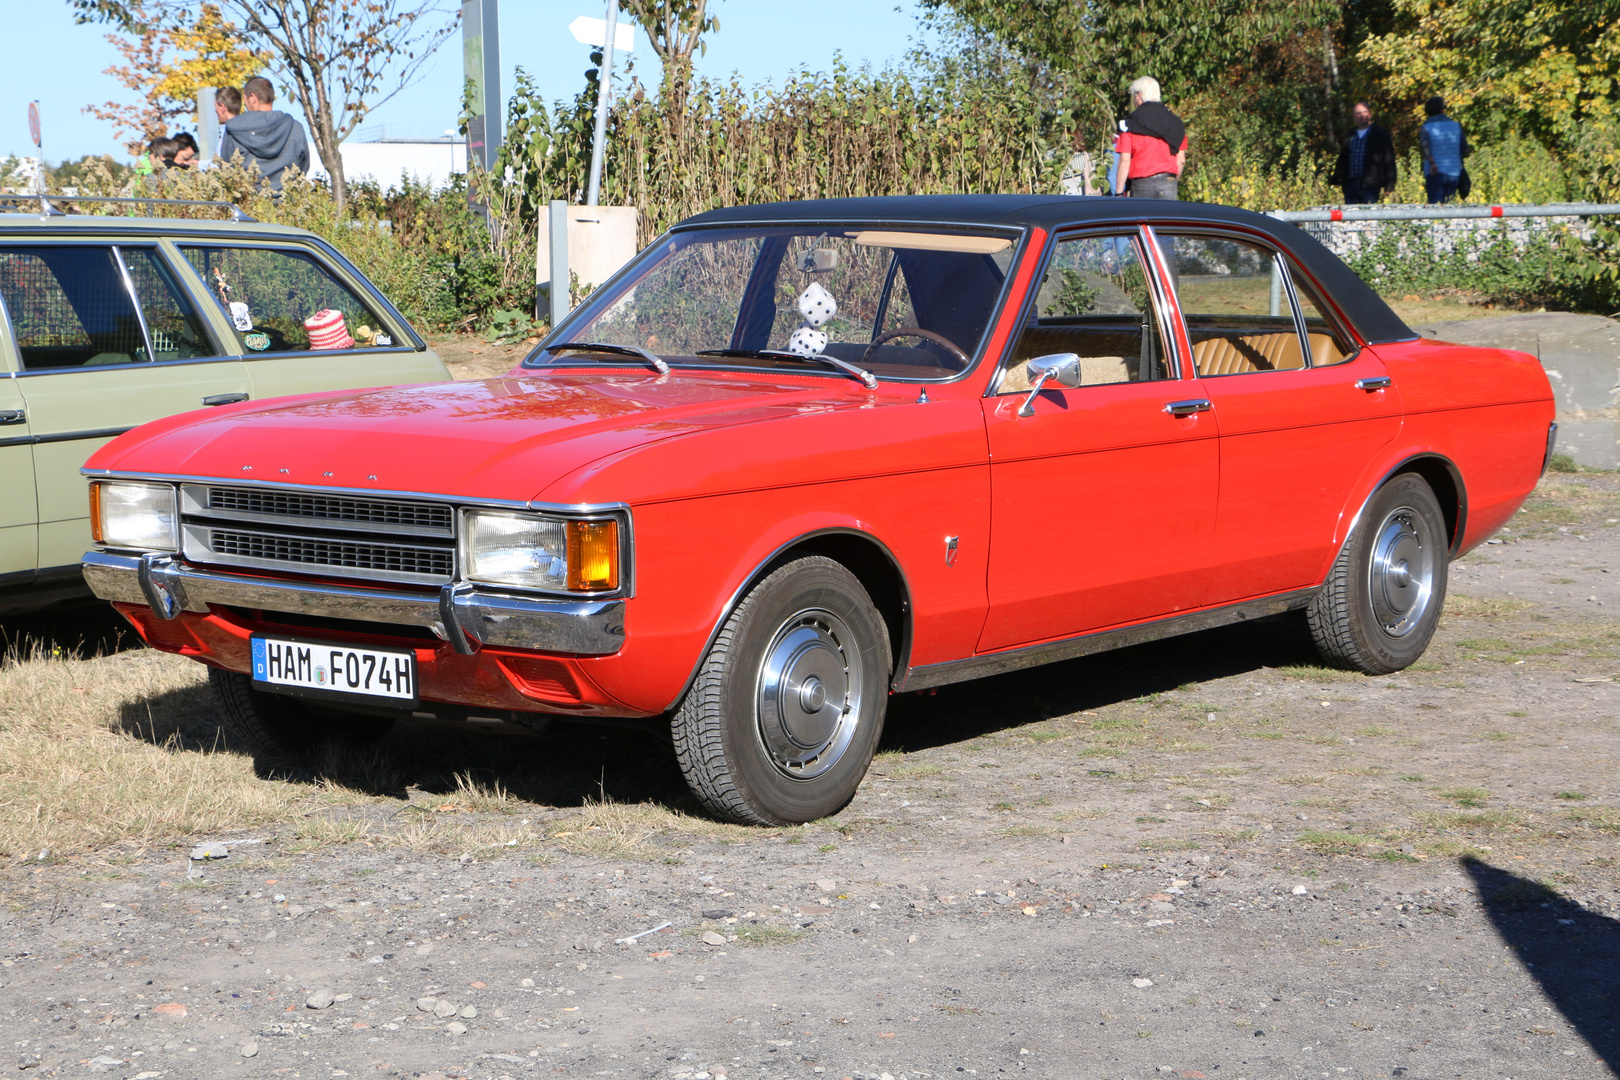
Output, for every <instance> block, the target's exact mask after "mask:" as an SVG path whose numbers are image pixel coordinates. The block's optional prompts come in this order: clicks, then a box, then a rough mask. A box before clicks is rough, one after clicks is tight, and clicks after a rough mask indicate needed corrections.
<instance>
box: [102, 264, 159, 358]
mask: <svg viewBox="0 0 1620 1080" xmlns="http://www.w3.org/2000/svg"><path fill="white" fill-rule="evenodd" d="M112 256H113V262H114V263H116V264H117V265H118V276H119V277H121V278H123V279H124V292H125V293H126V294H128V296H129V303H130V306H131V307H133V308H134V309H135V321H136V322H138V323H140V325H141V340H142V341H144V342H146V362H147V363H148V364H150V363H152V361H153V360H154V359H155V358H156V357H157V350H155V349H153V348H152V328H151V327H149V326H147V325H146V312H145V311H143V310H142V309H141V298H140V296H139V295H138V294H137V293H136V292H135V279H134V278H132V277H130V276H129V264H128V263H126V262H125V261H124V252H123V251H122V250H121V249H120V248H119V246H118V245H117V244H113V245H112ZM114 366H116V365H114Z"/></svg>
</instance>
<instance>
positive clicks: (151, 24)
mask: <svg viewBox="0 0 1620 1080" xmlns="http://www.w3.org/2000/svg"><path fill="white" fill-rule="evenodd" d="M126 10H127V11H128V13H129V15H130V19H129V21H128V22H127V23H121V24H120V26H121V30H120V31H119V32H117V33H112V34H108V35H107V40H108V41H110V42H112V44H113V45H114V46H115V47H116V48H117V49H118V51H119V52H120V53H121V54H122V55H123V57H124V61H125V63H124V64H123V65H116V64H115V65H114V66H112V67H110V68H108V69H107V70H106V74H108V75H111V76H113V78H115V79H117V80H118V81H119V82H120V83H122V84H123V85H124V86H125V87H127V88H128V89H130V90H133V91H135V92H136V93H137V94H139V95H140V101H139V103H138V104H136V103H132V102H128V101H124V102H118V101H109V102H107V103H105V104H103V105H87V106H85V109H84V111H85V112H88V113H90V114H91V115H92V116H95V117H96V118H97V119H100V120H107V121H110V122H111V123H112V124H113V125H114V130H115V131H117V132H120V133H125V132H127V133H129V135H130V138H129V139H128V140H127V141H126V142H125V143H124V147H125V149H127V150H128V151H129V152H130V154H132V155H134V154H139V153H140V152H141V150H142V149H143V148H144V147H145V145H146V144H147V143H148V142H150V141H151V140H152V139H155V138H159V137H161V136H163V135H166V134H168V131H169V128H170V127H171V126H173V123H174V121H176V120H179V119H181V118H182V117H188V116H189V117H195V116H196V113H197V91H198V90H200V89H202V88H203V87H205V86H233V85H235V86H239V85H241V84H242V82H243V81H245V80H246V79H248V78H250V77H252V76H253V75H255V74H257V73H258V71H259V70H260V69H261V68H262V67H263V66H264V63H265V61H266V60H267V59H269V58H268V56H267V55H266V54H264V53H262V52H258V51H256V50H254V49H250V48H248V47H247V46H246V45H244V44H243V43H242V38H241V36H240V34H239V32H238V31H237V29H236V27H235V26H234V25H232V24H231V23H229V22H226V21H225V19H224V17H223V16H222V15H221V14H220V10H219V8H218V7H216V6H215V5H213V4H204V5H202V7H201V8H200V9H199V10H198V11H197V13H196V14H195V16H190V13H186V15H187V16H190V17H189V18H187V17H181V18H177V19H176V20H175V21H174V22H172V23H164V22H160V21H157V20H155V19H153V18H152V17H151V16H150V14H149V13H148V11H147V9H146V5H145V3H144V2H142V0H134V2H132V3H130V4H129V5H128V8H127V9H126Z"/></svg>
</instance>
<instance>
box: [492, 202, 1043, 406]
mask: <svg viewBox="0 0 1620 1080" xmlns="http://www.w3.org/2000/svg"><path fill="white" fill-rule="evenodd" d="M857 227H858V228H867V229H894V230H895V231H899V232H928V231H930V230H933V231H940V230H943V231H947V232H961V233H975V234H979V235H983V234H985V233H991V234H996V235H1003V236H1006V237H1007V238H1008V239H1010V240H1012V242H1013V249H1012V251H1013V254H1012V261H1011V262H1010V263H1008V266H1009V268H1010V271H1011V272H1010V273H1009V274H1008V275H1007V279H1006V281H1004V282H1002V286H1001V293H1000V295H999V296H997V297H996V303H995V306H994V307H993V308H992V309H991V311H990V317H989V319H988V320H987V321H986V323H985V328H984V333H983V334H981V335H979V340H978V341H977V342H975V343H974V351H973V352H972V354H970V355H971V356H972V363H970V364H968V366H967V367H965V368H963V369H962V370H961V371H959V372H957V373H956V374H955V375H952V376H950V377H949V378H945V379H920V378H903V377H900V376H894V375H879V376H877V379H878V382H879V384H880V385H881V384H883V383H889V384H893V385H896V386H908V385H909V386H949V385H951V384H952V383H958V382H961V381H963V380H964V379H967V378H970V377H972V375H973V373H974V372H976V371H978V370H979V369H980V368H981V367H982V366H983V364H984V360H985V355H986V354H987V353H988V351H989V344H990V338H991V337H992V336H993V335H994V332H995V329H996V324H997V323H999V322H1000V321H1001V318H1002V316H1003V315H1004V314H1005V313H1006V309H1007V297H1008V295H1009V294H1010V293H1011V292H1012V281H1013V278H1014V277H1015V276H1016V274H1017V270H1018V266H1019V265H1020V264H1021V263H1022V262H1023V260H1024V256H1025V253H1026V252H1027V251H1028V249H1029V239H1030V234H1031V232H1033V230H1034V228H1035V227H1034V226H1030V225H1005V224H983V223H979V222H963V221H902V222H896V221H889V220H886V219H882V218H875V219H866V220H855V221H849V220H835V219H829V218H820V219H815V218H812V219H808V220H801V221H736V222H726V223H725V224H718V223H714V224H705V225H686V226H682V225H676V226H674V227H672V228H670V229H668V230H666V231H665V232H663V233H661V234H659V236H658V237H656V238H655V239H654V240H653V241H652V242H651V243H650V244H648V245H647V246H646V247H644V248H642V249H641V250H640V251H638V252H637V253H636V256H635V258H633V259H631V260H630V261H629V262H627V263H625V264H624V266H622V267H620V268H619V270H618V272H616V273H615V274H613V275H612V276H611V277H609V278H608V279H607V281H605V282H603V283H602V284H601V285H599V286H597V287H596V289H595V290H594V291H593V292H592V293H591V295H592V296H595V295H597V294H598V293H605V292H606V290H608V289H609V288H610V287H614V286H616V285H617V284H618V281H619V278H621V277H623V276H626V275H628V274H629V273H630V272H631V271H632V270H634V269H635V268H636V267H637V266H638V265H639V264H640V263H641V262H642V260H643V258H644V257H645V256H646V254H647V253H648V252H649V251H653V250H654V249H656V248H657V247H658V246H659V245H660V244H663V243H664V242H665V241H667V240H669V239H670V238H671V237H673V236H677V235H680V234H684V233H697V232H707V231H710V230H731V229H739V228H741V229H747V228H772V229H814V228H823V229H843V228H857ZM580 307H581V308H582V307H584V304H583V303H582V304H581V305H580ZM579 310H580V308H575V309H574V311H571V312H569V313H568V316H567V317H566V318H564V319H563V321H562V322H561V323H559V324H558V325H557V326H556V327H554V328H553V329H552V330H551V332H550V333H548V334H546V336H545V337H544V338H542V339H541V340H540V344H538V345H536V346H535V347H534V348H533V349H530V350H529V352H528V353H527V354H526V355H525V356H524V357H523V359H522V360H521V361H519V362H518V366H519V367H520V368H521V369H522V370H523V372H524V373H525V374H527V373H529V372H542V371H550V370H552V369H553V368H555V369H558V370H569V371H577V370H589V369H592V368H598V369H607V368H613V367H615V366H625V367H629V366H631V365H628V364H625V365H614V364H602V363H588V364H536V365H534V366H533V367H531V366H529V364H528V359H529V357H531V356H538V355H539V354H540V353H542V352H545V351H546V342H548V341H550V340H551V339H553V338H556V339H557V340H558V341H559V342H561V341H571V340H573V339H572V337H569V336H561V335H559V331H562V330H566V329H567V328H568V327H569V325H570V322H571V320H572V319H573V317H574V313H575V312H577V311H579ZM569 333H570V334H571V333H572V331H569ZM676 355H678V354H676ZM670 366H671V367H672V368H673V369H675V370H677V371H682V370H684V371H721V372H746V373H753V374H761V375H769V376H772V377H776V376H782V375H786V376H795V375H805V376H807V377H810V378H817V379H829V378H830V379H843V380H845V381H847V380H848V379H849V376H848V375H847V374H845V373H843V372H839V371H835V370H830V369H828V370H818V369H815V368H805V369H803V370H802V371H801V370H799V369H796V368H754V367H748V366H747V365H746V364H684V363H683V364H672V365H670Z"/></svg>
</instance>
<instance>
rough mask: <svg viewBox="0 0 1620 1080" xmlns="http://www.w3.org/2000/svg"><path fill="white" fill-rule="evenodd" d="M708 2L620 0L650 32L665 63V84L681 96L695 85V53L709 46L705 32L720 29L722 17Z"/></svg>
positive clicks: (620, 6) (648, 35) (660, 59)
mask: <svg viewBox="0 0 1620 1080" xmlns="http://www.w3.org/2000/svg"><path fill="white" fill-rule="evenodd" d="M708 6H709V2H708V0H619V10H620V11H622V12H624V13H625V14H627V15H631V16H634V17H635V20H636V22H638V23H640V24H641V28H642V29H643V30H645V31H646V32H647V41H648V43H649V44H650V45H652V50H653V52H654V53H655V54H656V55H657V57H658V62H659V63H661V64H662V65H663V66H664V86H665V88H666V89H668V90H670V91H673V92H674V94H675V96H676V97H677V98H683V97H684V96H685V91H686V88H687V87H689V86H691V85H692V54H693V53H694V52H698V53H701V52H704V51H706V50H707V48H708V45H707V44H706V43H705V42H704V40H703V35H704V34H712V33H714V32H716V31H717V30H719V29H720V19H719V18H718V17H717V16H714V15H710V14H708Z"/></svg>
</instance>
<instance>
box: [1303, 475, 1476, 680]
mask: <svg viewBox="0 0 1620 1080" xmlns="http://www.w3.org/2000/svg"><path fill="white" fill-rule="evenodd" d="M1449 559H1450V543H1449V541H1448V538H1447V535H1446V523H1445V519H1444V518H1443V517H1442V516H1441V514H1440V504H1439V503H1438V502H1436V501H1435V497H1434V492H1433V491H1432V490H1430V488H1429V485H1428V483H1427V482H1426V481H1425V480H1424V479H1423V478H1422V477H1420V476H1417V475H1415V474H1413V473H1402V474H1401V475H1400V476H1397V477H1395V478H1394V479H1393V480H1391V481H1389V482H1388V483H1387V484H1385V485H1384V486H1383V487H1381V488H1379V489H1378V491H1377V492H1376V493H1374V495H1373V497H1372V499H1371V500H1370V501H1369V502H1368V503H1367V507H1366V509H1365V510H1364V511H1363V513H1362V518H1361V521H1360V522H1359V523H1357V525H1356V529H1355V531H1354V532H1353V533H1352V534H1351V535H1350V538H1349V540H1348V541H1346V543H1345V545H1344V548H1343V550H1341V551H1340V552H1339V557H1338V559H1337V560H1335V562H1334V564H1333V570H1332V572H1331V573H1329V574H1328V579H1327V583H1326V584H1324V585H1323V586H1322V591H1321V592H1320V593H1318V594H1317V596H1316V599H1315V600H1313V601H1312V602H1311V606H1310V607H1309V608H1308V609H1307V611H1306V614H1307V616H1308V619H1309V622H1310V627H1311V637H1312V638H1313V639H1315V641H1316V648H1317V651H1318V652H1320V653H1321V654H1322V658H1323V659H1324V660H1326V661H1327V662H1328V663H1330V664H1332V665H1334V666H1335V667H1342V668H1349V669H1351V670H1353V671H1360V672H1363V673H1365V674H1367V675H1387V674H1389V673H1390V672H1392V671H1400V670H1401V669H1402V668H1405V667H1407V666H1408V665H1410V664H1412V663H1414V662H1416V660H1417V658H1418V657H1420V656H1422V655H1423V651H1424V650H1425V649H1427V648H1428V647H1429V640H1430V639H1431V638H1432V637H1434V629H1435V626H1436V625H1437V624H1438V623H1439V621H1440V608H1441V606H1442V605H1443V604H1444V603H1445V599H1446V571H1447V569H1448V565H1449Z"/></svg>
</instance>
